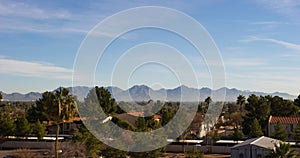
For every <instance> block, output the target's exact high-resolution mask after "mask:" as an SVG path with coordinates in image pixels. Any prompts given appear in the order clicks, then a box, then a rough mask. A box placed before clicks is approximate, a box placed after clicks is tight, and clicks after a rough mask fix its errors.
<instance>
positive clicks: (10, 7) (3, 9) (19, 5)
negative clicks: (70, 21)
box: [0, 1, 71, 19]
mask: <svg viewBox="0 0 300 158" xmlns="http://www.w3.org/2000/svg"><path fill="white" fill-rule="evenodd" d="M0 15H1V16H12V17H19V18H33V19H66V18H69V17H70V16H71V14H70V13H69V12H68V11H67V10H63V9H59V10H55V11H54V10H45V9H41V8H39V7H37V6H33V5H29V4H26V3H23V2H9V1H1V2H0Z"/></svg>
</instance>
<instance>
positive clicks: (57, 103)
mask: <svg viewBox="0 0 300 158" xmlns="http://www.w3.org/2000/svg"><path fill="white" fill-rule="evenodd" d="M36 104H37V106H41V107H43V108H41V110H42V113H43V115H45V116H46V117H47V119H48V120H50V121H53V122H54V124H55V125H56V139H55V157H56V158H58V135H59V126H60V124H61V123H63V122H64V121H69V120H72V119H73V118H74V117H75V115H76V112H77V111H76V110H77V108H76V101H75V98H74V96H73V95H71V94H70V93H69V90H68V89H66V88H62V87H60V88H59V89H57V90H56V91H55V93H54V94H53V93H51V92H45V93H43V97H42V98H41V99H39V100H37V102H36Z"/></svg>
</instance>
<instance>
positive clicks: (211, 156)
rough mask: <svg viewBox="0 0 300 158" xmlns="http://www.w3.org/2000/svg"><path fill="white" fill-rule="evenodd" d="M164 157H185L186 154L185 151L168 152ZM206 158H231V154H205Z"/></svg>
mask: <svg viewBox="0 0 300 158" xmlns="http://www.w3.org/2000/svg"><path fill="white" fill-rule="evenodd" d="M164 157H166V158H184V154H183V153H166V154H165V156H164ZM162 158H163V157H162ZM204 158H230V155H222V154H206V155H204Z"/></svg>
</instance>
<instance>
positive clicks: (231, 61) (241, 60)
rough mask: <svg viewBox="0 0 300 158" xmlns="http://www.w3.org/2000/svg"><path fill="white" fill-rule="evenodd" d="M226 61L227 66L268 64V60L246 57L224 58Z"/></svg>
mask: <svg viewBox="0 0 300 158" xmlns="http://www.w3.org/2000/svg"><path fill="white" fill-rule="evenodd" d="M224 63H225V66H238V67H244V66H246V67H248V66H262V65H266V62H265V61H262V60H261V59H245V58H230V59H224Z"/></svg>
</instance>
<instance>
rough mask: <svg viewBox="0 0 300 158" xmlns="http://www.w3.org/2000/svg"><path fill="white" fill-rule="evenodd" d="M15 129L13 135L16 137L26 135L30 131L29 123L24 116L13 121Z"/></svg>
mask: <svg viewBox="0 0 300 158" xmlns="http://www.w3.org/2000/svg"><path fill="white" fill-rule="evenodd" d="M15 125H16V130H15V135H16V136H18V137H27V136H28V135H29V134H30V133H31V128H30V124H29V123H28V120H27V119H26V117H25V116H21V117H19V118H17V120H16V121H15Z"/></svg>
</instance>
